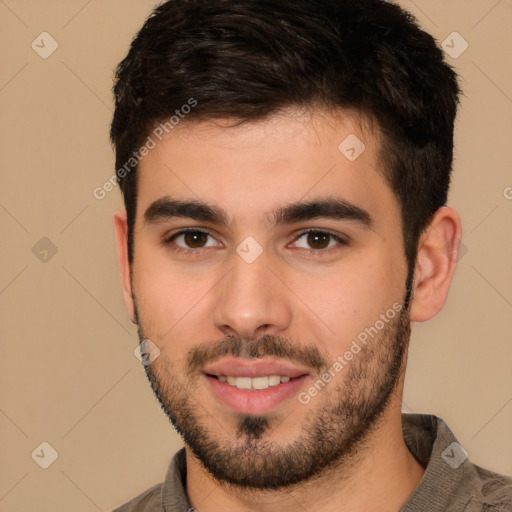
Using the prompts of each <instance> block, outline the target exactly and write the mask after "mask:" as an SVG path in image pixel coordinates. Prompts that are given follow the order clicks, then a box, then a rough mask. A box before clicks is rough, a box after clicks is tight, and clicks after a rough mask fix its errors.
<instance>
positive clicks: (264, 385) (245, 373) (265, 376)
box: [203, 358, 309, 414]
mask: <svg viewBox="0 0 512 512" xmlns="http://www.w3.org/2000/svg"><path fill="white" fill-rule="evenodd" d="M203 377H204V379H205V381H206V384H207V387H208V390H209V393H211V395H212V397H213V399H214V400H215V401H216V402H217V403H218V404H220V405H221V406H222V407H223V408H227V409H229V410H231V411H234V412H237V413H239V414H265V413H269V412H271V411H272V410H274V409H276V408H277V407H278V406H279V405H280V404H283V403H285V402H286V401H289V400H290V398H292V397H293V396H294V395H296V394H297V393H298V392H299V391H300V389H301V388H302V387H303V386H304V385H305V384H306V382H307V380H308V379H309V373H308V372H307V371H306V370H304V369H301V368H296V367H292V366H290V365H288V364H286V363H280V362H277V361H269V360H266V361H265V360H256V361H255V360H244V359H237V358H231V359H229V360H224V361H222V362H221V363H218V364H216V365H214V366H211V367H209V368H207V369H205V372H204V373H203Z"/></svg>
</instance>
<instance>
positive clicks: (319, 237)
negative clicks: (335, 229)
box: [307, 231, 331, 249]
mask: <svg viewBox="0 0 512 512" xmlns="http://www.w3.org/2000/svg"><path fill="white" fill-rule="evenodd" d="M330 238H331V235H329V234H328V233H322V232H320V231H311V232H310V233H308V237H307V241H308V244H309V245H310V246H311V248H313V249H325V248H326V247H327V246H328V245H329V241H330Z"/></svg>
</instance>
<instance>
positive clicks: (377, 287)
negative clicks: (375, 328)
mask: <svg viewBox="0 0 512 512" xmlns="http://www.w3.org/2000/svg"><path fill="white" fill-rule="evenodd" d="M393 261H394V260H393V258H392V257H391V256H389V255H386V254H385V252H384V251H379V252H375V253H373V255H370V254H369V253H368V254H367V255H365V256H364V257H361V255H359V257H358V258H354V259H353V260H352V261H348V260H347V261H345V262H344V264H343V265H340V266H339V268H333V269H332V271H331V272H329V273H327V274H325V275H323V276H322V277H318V279H317V281H316V283H312V282H310V283H308V284H307V285H304V284H302V285H301V286H302V293H301V297H304V302H305V303H306V304H307V305H308V306H309V307H310V309H311V310H312V311H314V312H315V313H317V315H318V316H317V317H314V316H313V317H311V318H312V319H313V321H315V322H317V323H318V325H319V326H320V328H322V332H325V333H327V334H328V338H324V340H325V342H327V343H328V344H329V345H331V347H330V350H329V351H330V352H331V353H334V352H336V353H339V352H340V351H343V350H344V348H346V346H348V345H350V343H351V341H352V339H354V338H355V337H356V336H357V335H358V334H359V333H360V332H362V331H363V330H364V329H365V328H367V327H369V326H372V325H374V324H375V322H376V321H377V320H378V319H379V318H380V315H381V314H385V313H386V311H387V310H388V309H390V308H392V306H393V304H394V303H395V302H398V303H400V301H401V299H402V297H403V289H402V287H403V283H402V280H401V278H400V276H401V275H402V274H404V281H405V269H403V268H401V266H400V267H399V268H398V267H397V265H395V264H394V263H393ZM328 339H330V340H331V341H327V340H328Z"/></svg>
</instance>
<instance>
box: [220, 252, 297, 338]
mask: <svg viewBox="0 0 512 512" xmlns="http://www.w3.org/2000/svg"><path fill="white" fill-rule="evenodd" d="M247 247H248V246H244V243H242V244H240V246H239V248H238V250H237V254H234V255H233V261H232V268H231V271H230V272H228V274H227V275H226V277H225V279H223V280H222V281H223V284H222V286H221V287H220V288H219V290H217V295H216V297H215V304H214V311H213V321H214V323H215V325H216V327H217V328H218V329H220V330H222V331H223V332H224V333H225V334H235V335H237V336H240V337H243V338H245V339H252V338H255V337H258V336H261V335H263V334H267V333H272V332H274V333H277V332H279V331H281V330H283V329H286V328H287V327H288V326H289V324H290V322H291V318H292V312H291V309H290V302H289V301H288V299H287V297H286V293H285V290H284V289H283V288H284V287H283V285H282V284H281V283H280V281H279V280H278V279H276V278H275V276H274V275H273V273H272V272H271V271H270V269H269V268H268V267H269V266H271V265H272V262H271V261H270V260H269V256H268V255H267V254H266V253H265V252H261V253H260V254H259V255H258V256H257V257H256V258H255V259H253V258H254V253H253V254H252V257H249V258H248V257H246V253H244V252H243V250H244V249H247ZM251 250H252V249H251V248H250V246H249V252H250V251H251ZM272 266H274V265H272ZM262 331H265V332H262Z"/></svg>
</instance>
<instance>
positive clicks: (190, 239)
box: [184, 231, 206, 248]
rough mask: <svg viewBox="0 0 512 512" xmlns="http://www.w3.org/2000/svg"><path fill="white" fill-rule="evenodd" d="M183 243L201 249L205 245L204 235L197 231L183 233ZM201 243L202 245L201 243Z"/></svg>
mask: <svg viewBox="0 0 512 512" xmlns="http://www.w3.org/2000/svg"><path fill="white" fill-rule="evenodd" d="M184 238H185V243H186V244H187V245H188V246H189V247H192V248H196V247H203V246H204V244H205V243H206V240H205V238H206V235H205V234H204V233H201V232H199V231H190V232H188V233H185V236H184ZM201 242H202V243H201Z"/></svg>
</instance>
